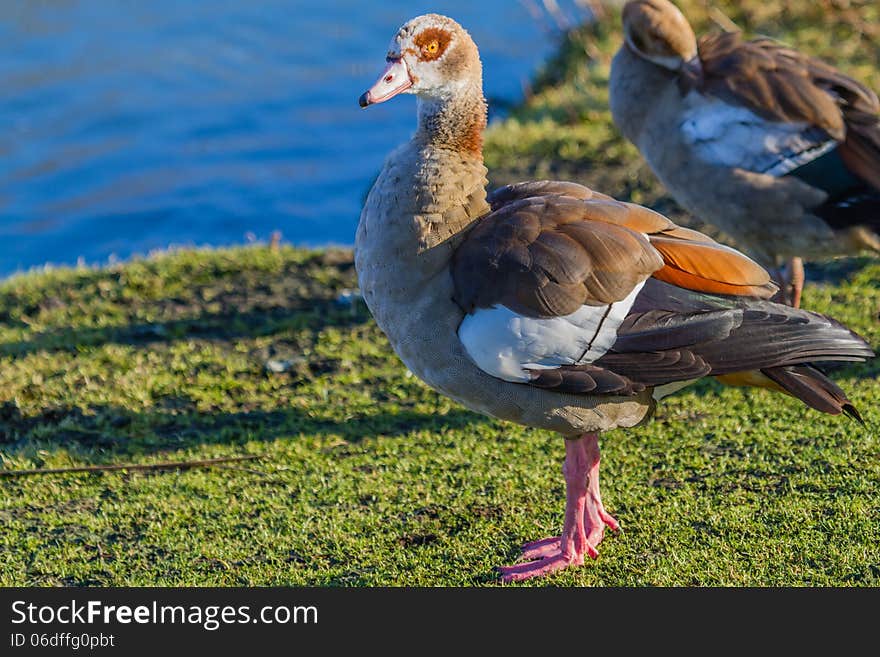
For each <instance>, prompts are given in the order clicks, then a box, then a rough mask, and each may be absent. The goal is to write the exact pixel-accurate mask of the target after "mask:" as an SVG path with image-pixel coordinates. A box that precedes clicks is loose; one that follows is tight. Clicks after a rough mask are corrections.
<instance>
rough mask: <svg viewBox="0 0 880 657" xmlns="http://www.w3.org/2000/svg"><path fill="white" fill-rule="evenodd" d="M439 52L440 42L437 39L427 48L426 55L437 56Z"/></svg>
mask: <svg viewBox="0 0 880 657" xmlns="http://www.w3.org/2000/svg"><path fill="white" fill-rule="evenodd" d="M438 50H440V42H439V41H437V40H436V39H435V40H434V41H431V42H430V43H429V44H427V45H426V46H425V53H427V54H428V55H436V54H437V51H438Z"/></svg>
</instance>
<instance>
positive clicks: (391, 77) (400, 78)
mask: <svg viewBox="0 0 880 657" xmlns="http://www.w3.org/2000/svg"><path fill="white" fill-rule="evenodd" d="M411 86H412V80H411V79H410V77H409V71H408V70H407V68H406V62H404V61H403V59H402V58H401V59H389V60H388V65H387V66H385V70H384V71H382V75H380V76H379V79H378V80H376V84H374V85H373V86H372V87H370V88H369V89H367V90H366V91H365V92H364V94H363V95H362V96H361V97H360V99H359V100H358V103H359V104H360V106H361V107H367V106H369V105H374V104H376V103H384V102H385V101H386V100H388V99H389V98H393V97H394V96H396V95H397V94H399V93H401V92H402V91H406V90H407V89H409V88H410V87H411Z"/></svg>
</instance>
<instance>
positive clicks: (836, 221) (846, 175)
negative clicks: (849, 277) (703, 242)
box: [610, 0, 880, 305]
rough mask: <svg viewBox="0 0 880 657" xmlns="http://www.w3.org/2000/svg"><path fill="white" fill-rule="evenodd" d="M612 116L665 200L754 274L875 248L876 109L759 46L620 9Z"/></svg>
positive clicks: (850, 84) (878, 245)
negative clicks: (718, 235)
mask: <svg viewBox="0 0 880 657" xmlns="http://www.w3.org/2000/svg"><path fill="white" fill-rule="evenodd" d="M623 26H624V34H625V42H624V44H623V45H622V46H621V48H620V50H619V51H618V53H617V55H616V56H615V58H614V61H613V63H612V68H611V80H610V86H611V89H610V100H611V111H612V115H613V117H614V122H615V123H616V124H617V126H618V128H619V129H620V130H621V132H623V134H624V135H625V136H626V137H627V138H628V139H629V140H630V141H632V142H633V143H634V144H635V145H636V146H637V147H638V149H639V150H640V151H641V153H642V155H643V156H644V157H645V159H646V160H647V161H648V164H649V165H650V166H651V168H652V169H653V170H654V172H655V173H656V174H657V176H658V177H659V178H660V180H661V181H662V182H663V184H664V185H665V186H666V187H667V188H668V189H669V191H670V192H671V193H672V195H673V196H674V197H675V198H676V200H677V201H679V202H680V203H681V204H682V205H683V206H684V207H685V208H687V209H688V210H689V211H690V212H692V213H694V214H696V215H698V216H700V217H701V218H702V219H705V220H706V221H708V222H711V223H714V224H715V225H717V226H718V227H719V228H721V229H722V230H723V231H725V232H726V233H728V234H729V235H730V236H731V237H732V238H733V239H734V240H736V242H737V244H738V245H739V246H741V247H742V248H744V249H746V250H747V251H748V252H749V253H750V255H752V256H753V257H755V258H756V259H758V260H759V261H760V262H761V263H762V264H764V265H766V266H774V267H778V266H779V265H780V264H781V262H782V261H784V260H786V259H788V260H790V261H791V262H790V267H789V279H790V280H789V281H788V282H789V283H790V284H791V286H792V290H791V292H790V294H789V298H790V299H791V301H792V302H793V303H794V305H798V304H799V300H800V293H801V288H802V287H803V264H802V262H801V260H800V257H801V256H803V257H807V258H812V257H828V256H835V255H845V254H853V253H857V252H858V251H859V250H862V249H872V250H875V251H880V235H878V231H880V117H878V112H880V101H878V99H877V96H876V94H874V92H872V91H871V90H870V89H868V88H866V87H865V86H863V85H862V84H860V83H858V82H856V81H855V80H853V79H851V78H849V77H847V76H846V75H844V74H843V73H841V72H840V71H838V70H836V69H835V68H833V67H831V66H829V65H828V64H825V63H824V62H821V61H819V60H817V59H814V58H811V57H809V56H808V55H805V54H804V53H801V52H798V51H796V50H794V49H792V48H789V47H787V46H785V45H782V44H780V43H778V42H775V41H773V40H771V39H767V38H759V39H755V40H753V41H747V40H745V39H743V37H742V36H741V35H740V34H739V33H726V34H715V35H709V36H705V37H703V38H701V39H700V40H699V42H698V41H697V39H696V37H695V36H694V32H693V30H692V29H691V26H690V24H689V23H688V21H687V19H686V18H685V17H684V16H683V15H682V13H681V12H680V11H679V10H678V8H676V7H675V5H673V4H672V3H671V2H669V1H668V0H635V1H633V2H629V3H627V5H626V6H625V7H624V8H623Z"/></svg>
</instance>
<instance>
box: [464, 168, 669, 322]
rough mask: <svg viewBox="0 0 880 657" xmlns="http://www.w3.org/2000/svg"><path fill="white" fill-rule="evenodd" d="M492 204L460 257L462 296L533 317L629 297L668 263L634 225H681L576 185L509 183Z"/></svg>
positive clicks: (470, 305) (471, 304) (473, 304)
mask: <svg viewBox="0 0 880 657" xmlns="http://www.w3.org/2000/svg"><path fill="white" fill-rule="evenodd" d="M569 192H571V193H573V194H576V196H570V195H568V193H569ZM529 194H530V195H529ZM490 203H491V204H492V207H493V211H492V212H490V213H489V214H488V215H486V216H484V217H483V218H482V219H480V220H479V221H478V222H477V224H476V226H475V227H474V229H473V230H472V231H471V232H470V233H469V234H468V236H467V238H466V239H465V241H464V242H463V243H462V244H461V245H460V246H459V248H458V250H457V251H456V253H455V257H454V260H453V279H454V282H455V299H456V301H457V302H458V303H459V305H461V307H462V308H463V309H464V310H465V311H467V312H472V311H473V310H474V309H476V308H487V307H490V306H494V305H498V304H501V305H505V306H507V307H508V308H510V309H511V310H513V311H514V312H517V313H521V314H525V315H528V316H531V317H554V316H559V315H567V314H570V313H573V312H575V311H576V310H577V309H578V308H579V307H581V306H582V305H584V304H590V305H602V304H608V303H613V302H614V301H618V300H620V299H623V298H624V297H626V295H627V294H629V293H630V292H631V291H632V289H633V288H634V287H635V286H636V285H637V284H638V283H639V282H641V281H643V280H645V278H647V277H648V276H650V275H651V273H652V272H654V271H656V270H657V269H659V268H660V267H662V266H663V260H662V258H661V257H660V254H659V253H658V252H657V250H656V249H654V247H652V246H651V244H650V242H649V241H648V239H647V238H646V237H645V236H644V235H642V234H641V232H640V231H636V230H633V229H631V228H629V227H628V226H627V224H628V223H631V224H633V225H635V226H637V227H644V226H647V225H650V226H658V227H662V228H666V227H669V226H674V225H673V224H672V223H671V222H669V221H668V220H667V219H666V218H665V217H663V216H662V215H658V214H656V213H653V212H651V211H648V210H644V211H642V210H639V211H636V210H634V209H633V208H634V207H636V206H629V205H628V204H623V203H618V202H616V201H613V200H611V199H607V197H604V198H597V197H596V196H595V195H593V194H592V192H590V190H588V189H587V188H585V187H582V186H580V185H574V184H573V183H571V184H566V183H552V182H538V183H524V184H520V185H515V186H511V187H508V188H502V189H500V190H498V192H496V193H495V194H493V195H492V196H491V197H490Z"/></svg>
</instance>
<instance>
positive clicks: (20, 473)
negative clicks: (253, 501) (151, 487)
mask: <svg viewBox="0 0 880 657" xmlns="http://www.w3.org/2000/svg"><path fill="white" fill-rule="evenodd" d="M259 458H261V457H260V456H259V455H257V454H248V455H246V456H225V457H222V458H216V459H200V460H197V461H162V462H160V463H119V464H111V465H83V466H78V467H74V468H37V469H35V470H0V477H24V476H27V475H45V474H67V473H70V472H107V471H109V470H174V469H185V468H204V467H211V466H212V465H215V464H217V463H231V462H236V461H254V460H256V459H259Z"/></svg>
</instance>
